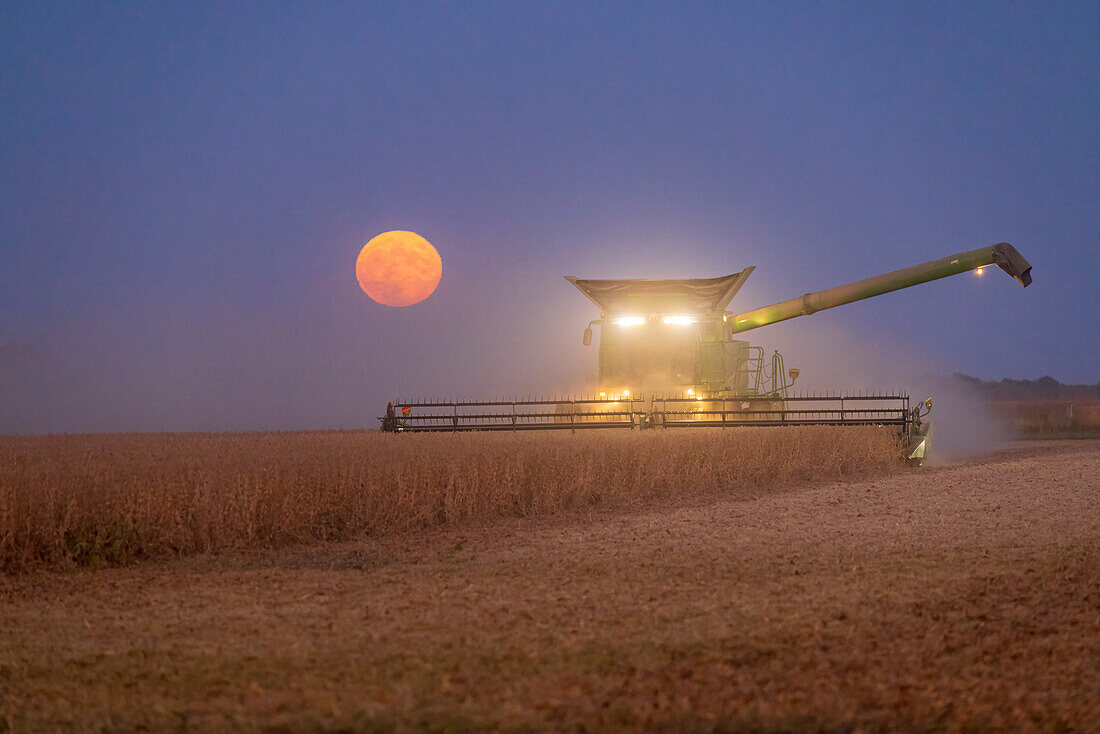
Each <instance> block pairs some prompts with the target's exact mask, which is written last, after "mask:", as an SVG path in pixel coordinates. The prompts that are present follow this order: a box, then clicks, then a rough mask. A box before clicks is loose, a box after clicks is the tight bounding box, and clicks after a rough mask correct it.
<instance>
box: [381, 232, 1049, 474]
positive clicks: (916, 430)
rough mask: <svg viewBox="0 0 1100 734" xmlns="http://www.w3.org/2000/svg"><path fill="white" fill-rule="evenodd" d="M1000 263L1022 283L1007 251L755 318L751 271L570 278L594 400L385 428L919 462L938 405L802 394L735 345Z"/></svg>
mask: <svg viewBox="0 0 1100 734" xmlns="http://www.w3.org/2000/svg"><path fill="white" fill-rule="evenodd" d="M993 265H996V266H997V267H999V268H1000V269H1001V270H1004V271H1005V272H1006V273H1008V274H1009V275H1010V276H1012V277H1013V278H1014V279H1015V280H1016V281H1017V282H1018V283H1019V284H1020V285H1022V286H1025V287H1026V286H1028V285H1030V284H1031V265H1030V264H1029V263H1028V262H1027V260H1025V259H1024V257H1023V256H1022V255H1021V254H1020V253H1019V252H1017V251H1016V248H1015V247H1013V246H1012V245H1010V244H1008V243H1007V242H1002V243H1000V244H997V245H992V246H989V247H980V248H978V249H976V250H970V251H969V252H961V253H959V254H957V255H950V256H948V257H945V258H941V259H939V260H933V261H931V262H927V263H924V264H922V265H914V266H913V267H909V268H902V269H901V270H895V271H893V272H890V273H886V274H884V275H878V276H875V277H873V278H866V279H864V280H859V281H856V282H854V283H848V284H847V285H842V286H837V287H836V288H829V289H827V290H823V291H817V292H815V293H806V294H805V295H802V296H800V297H798V298H792V299H789V300H786V301H780V302H779V303H774V304H772V305H770V306H764V307H762V308H757V309H754V310H751V311H745V312H742V313H735V312H732V311H728V310H727V309H726V307H727V306H728V305H729V303H730V301H731V300H733V297H734V296H735V295H737V292H738V291H739V290H740V289H741V287H742V286H743V285H744V284H745V281H746V280H747V279H748V277H749V275H751V274H752V272H753V270H754V267H748V268H745V269H744V270H742V271H741V272H739V273H733V274H731V275H726V276H724V277H721V278H695V279H678V280H677V279H631V280H593V279H582V278H576V277H571V276H567V280H569V282H571V283H572V284H573V285H575V286H576V287H577V289H578V290H580V292H581V293H583V294H584V295H585V297H587V298H588V299H589V300H590V301H592V303H593V304H595V305H596V307H597V308H599V309H600V317H599V318H598V319H595V320H593V321H591V322H590V323H589V325H588V327H587V328H586V329H585V330H584V339H583V342H584V344H585V345H586V346H588V345H590V344H591V343H592V327H593V326H599V327H600V346H599V388H598V394H594V395H590V396H586V397H576V396H573V397H569V398H564V399H563V398H560V397H559V398H553V399H551V398H545V399H531V400H498V401H461V402H455V401H401V400H397V401H394V402H393V403H391V404H390V405H389V406H387V412H386V416H385V417H384V418H382V419H381V420H382V430H384V431H394V432H418V431H472V430H480V431H521V430H574V431H575V430H578V429H593V428H627V429H632V428H647V427H656V426H659V427H664V428H674V427H683V426H692V427H700V428H702V427H722V428H725V427H732V426H790V425H821V424H827V425H884V426H891V427H895V428H897V430H898V432H899V433H900V434H902V435H903V436H904V438H905V439H906V441H907V442H908V446H909V458H910V460H911V461H913V462H914V463H920V461H921V460H922V459H923V458H924V455H925V453H926V451H927V448H928V444H929V440H930V427H931V424H930V422H929V421H928V420H927V419H926V417H927V414H928V411H929V410H930V409H931V400H924V401H921V402H919V403H916V404H915V405H913V406H910V403H909V396H908V395H906V394H903V393H875V394H855V395H830V396H820V395H813V396H807V395H802V396H795V395H790V394H789V389H790V388H791V386H792V385H793V384H794V382H795V380H796V379H797V377H798V374H799V371H798V370H797V369H790V370H784V366H783V357H782V355H780V354H779V352H778V351H775V352H773V353H772V354H771V355H765V353H764V349H763V348H762V347H760V346H755V345H752V344H750V343H749V342H748V341H745V340H744V339H741V338H738V337H739V336H740V335H741V334H742V333H744V332H746V331H750V330H752V329H758V328H760V327H761V326H768V325H770V324H775V323H779V322H781V321H786V320H788V319H793V318H796V317H798V316H808V315H810V314H813V313H816V312H818V311H822V310H824V309H827V308H835V307H836V306H842V305H844V304H846V303H852V302H854V301H860V300H863V299H865V298H872V297H874V296H880V295H883V294H884V293H889V292H891V291H896V290H900V289H902V288H908V287H910V286H914V285H919V284H920V283H927V282H929V281H933V280H938V279H940V278H946V277H948V276H951V275H957V274H959V273H965V272H968V271H976V272H978V274H981V272H982V270H983V269H984V268H987V267H990V266H993Z"/></svg>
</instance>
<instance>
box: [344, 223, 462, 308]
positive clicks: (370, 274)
mask: <svg viewBox="0 0 1100 734" xmlns="http://www.w3.org/2000/svg"><path fill="white" fill-rule="evenodd" d="M355 277H356V278H358V280H359V287H360V288H362V289H363V290H364V291H365V292H366V294H367V295H368V296H370V297H371V298H372V299H374V300H375V301H377V302H378V303H381V304H382V305H384V306H411V305H413V304H414V303H420V302H421V301H423V300H424V299H425V298H427V297H428V296H430V295H431V294H432V293H433V292H434V291H435V287H436V286H437V285H439V279H440V278H442V277H443V260H442V259H441V258H440V257H439V253H438V252H436V249H435V248H434V247H432V243H431V242H428V241H427V240H426V239H424V238H423V237H421V236H420V235H418V234H417V233H416V232H403V231H401V230H395V231H393V232H383V233H382V234H380V235H378V236H377V237H375V238H374V239H372V240H371V241H370V242H368V243H367V244H366V245H364V246H363V249H362V250H360V251H359V259H357V260H356V261H355Z"/></svg>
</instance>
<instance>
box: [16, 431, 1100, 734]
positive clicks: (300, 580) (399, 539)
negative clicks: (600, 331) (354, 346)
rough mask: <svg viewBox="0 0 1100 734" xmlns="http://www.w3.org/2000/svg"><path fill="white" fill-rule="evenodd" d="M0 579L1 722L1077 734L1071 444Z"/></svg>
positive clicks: (1080, 468) (1085, 495) (1098, 548)
mask: <svg viewBox="0 0 1100 734" xmlns="http://www.w3.org/2000/svg"><path fill="white" fill-rule="evenodd" d="M506 514H509V515H511V514H512V513H506ZM0 584H3V587H2V588H3V591H2V592H0V593H2V596H0V730H3V729H5V728H8V729H12V730H15V731H19V730H23V729H30V730H41V729H54V730H80V731H88V730H97V731H98V730H131V729H135V728H141V727H148V728H152V729H157V730H163V729H169V728H173V729H179V730H187V729H194V730H203V731H209V730H222V731H234V730H242V729H243V730H246V731H251V730H260V729H267V730H275V731H279V730H285V731H289V730H294V731H297V730H310V731H330V730H347V731H410V730H411V731H417V730H433V731H445V730H446V731H461V730H485V729H498V730H531V729H533V730H559V731H560V730H564V731H594V730H595V731H616V730H636V729H640V728H646V729H655V730H663V731H711V730H715V728H716V727H717V729H718V730H724V731H741V730H748V731H784V730H791V729H795V730H811V731H812V730H823V731H899V730H900V731H990V730H1000V731H1081V732H1085V731H1097V730H1098V729H1100V672H1098V671H1100V442H1095V441H1076V442H1065V443H1050V444H1042V443H1036V444H1028V445H1026V447H1024V448H1016V449H1014V450H1012V451H1008V452H1004V453H1001V454H998V455H995V456H992V457H988V458H985V459H981V460H977V461H974V462H970V463H967V464H957V465H949V466H943V467H936V468H925V469H921V470H914V471H906V472H899V473H892V474H889V475H879V476H876V477H875V478H872V479H863V480H854V481H843V482H821V483H815V484H809V483H793V484H792V483H786V484H777V485H774V486H772V487H771V488H769V489H767V490H759V491H755V492H743V493H741V492H726V491H725V490H724V489H721V488H720V487H712V488H711V489H710V490H706V489H703V490H701V491H700V492H697V493H695V494H685V493H676V494H666V495H663V496H661V497H654V498H651V499H649V500H647V501H645V502H639V503H635V504H633V505H631V506H624V505H619V506H617V507H612V506H601V507H592V506H583V507H580V508H574V509H573V510H570V511H566V512H563V513H559V514H557V515H553V516H550V515H547V516H542V517H538V518H529V517H514V516H509V517H505V518H502V519H496V520H493V521H491V522H490V521H483V522H480V523H478V522H476V521H471V522H470V523H467V524H465V525H463V526H462V527H460V528H434V529H422V530H415V529H413V530H409V531H406V532H401V533H396V532H395V533H390V534H382V535H378V536H374V537H371V538H365V539H361V540H357V541H355V542H349V543H339V544H327V545H323V546H318V545H315V546H312V547H308V548H302V547H286V548H282V549H278V550H271V551H241V552H233V553H225V554H222V555H219V556H195V557H190V558H184V559H178V560H174V561H169V562H156V563H144V564H139V565H136V566H133V567H130V568H115V569H106V570H75V571H68V572H38V573H32V574H23V575H19V576H8V577H7V578H6V579H3V577H0Z"/></svg>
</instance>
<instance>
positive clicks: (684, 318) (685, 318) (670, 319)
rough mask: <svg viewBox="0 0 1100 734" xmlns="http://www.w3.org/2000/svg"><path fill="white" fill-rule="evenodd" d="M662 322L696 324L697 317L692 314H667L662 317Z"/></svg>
mask: <svg viewBox="0 0 1100 734" xmlns="http://www.w3.org/2000/svg"><path fill="white" fill-rule="evenodd" d="M661 323H664V324H670V325H672V326H687V325H688V324H694V323H695V319H693V318H692V317H691V316H665V317H664V318H663V319H661Z"/></svg>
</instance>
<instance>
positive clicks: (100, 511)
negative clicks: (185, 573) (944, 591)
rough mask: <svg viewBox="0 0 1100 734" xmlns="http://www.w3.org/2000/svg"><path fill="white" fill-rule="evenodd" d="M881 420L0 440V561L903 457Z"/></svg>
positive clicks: (16, 566)
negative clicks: (842, 424) (555, 430)
mask: <svg viewBox="0 0 1100 734" xmlns="http://www.w3.org/2000/svg"><path fill="white" fill-rule="evenodd" d="M900 458H901V451H900V446H899V444H898V442H897V440H896V437H895V436H894V435H893V434H891V433H890V432H889V431H888V430H886V429H876V428H844V429H833V428H828V427H802V428H784V429H738V430H736V431H733V430H731V431H706V430H704V431H683V432H671V431H668V432H666V431H646V432H637V431H631V432H622V433H620V432H591V431H589V432H583V433H580V434H577V435H568V434H564V435H563V434H552V435H546V434H543V435H539V436H532V435H529V434H521V435H512V434H495V433H494V434H484V433H482V434H476V435H475V434H460V435H453V434H452V435H435V436H423V435H422V436H394V435H384V434H380V433H377V432H372V433H352V432H340V433H338V432H327V433H322V432H317V433H279V434H274V433H271V434H236V435H234V434H209V435H200V434H183V435H170V434H157V435H103V436H58V437H47V438H4V439H0V467H2V471H0V572H9V573H10V572H18V571H24V570H27V569H33V568H43V567H56V568H61V567H71V566H74V565H89V566H103V565H118V564H123V563H128V562H132V561H135V560H140V559H149V558H165V557H172V556H184V555H190V554H194V553H211V552H220V551H224V550H226V549H241V548H274V547H279V546H285V545H290V544H296V543H309V542H318V541H333V540H343V539H348V538H353V537H358V536H361V535H363V534H364V533H366V534H371V535H382V534H387V533H394V532H403V531H407V530H409V529H413V528H427V527H439V526H456V525H461V524H462V523H466V522H470V521H479V520H487V519H492V518H501V517H515V516H523V517H529V516H535V515H544V514H548V513H552V512H557V511H560V510H563V509H567V508H571V507H585V506H594V505H618V504H623V503H630V502H637V501H639V500H643V499H646V498H649V497H653V496H660V495H676V494H682V493H693V492H699V491H703V490H707V489H713V488H718V487H721V488H722V489H723V490H724V491H727V492H745V491H752V490H753V489H754V488H758V487H762V486H768V485H772V484H776V483H783V482H790V481H798V480H810V479H814V480H817V479H834V478H838V477H853V476H866V475H868V474H870V473H874V472H882V471H886V470H889V469H892V468H896V466H897V464H898V462H899V460H900Z"/></svg>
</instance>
